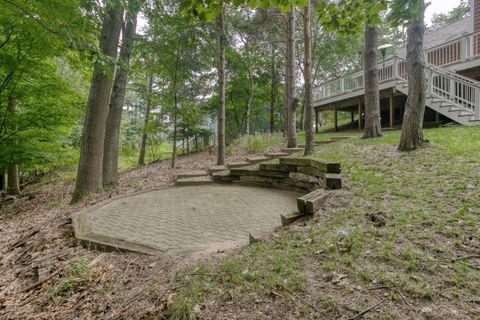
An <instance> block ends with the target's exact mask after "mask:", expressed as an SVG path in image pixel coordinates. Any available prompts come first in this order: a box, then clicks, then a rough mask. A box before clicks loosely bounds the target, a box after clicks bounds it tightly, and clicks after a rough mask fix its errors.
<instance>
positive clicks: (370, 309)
mask: <svg viewBox="0 0 480 320" xmlns="http://www.w3.org/2000/svg"><path fill="white" fill-rule="evenodd" d="M384 302H385V300H381V301H380V302H378V303H376V304H374V305H373V306H371V307H368V308H367V309H365V310H363V311H361V312H359V313H357V314H356V315H355V316H353V317H351V318H348V320H355V319H358V318H360V317H361V316H363V315H364V314H366V313H368V312H370V311H372V310H373V309H375V308H376V307H378V306H379V305H381V304H382V303H384Z"/></svg>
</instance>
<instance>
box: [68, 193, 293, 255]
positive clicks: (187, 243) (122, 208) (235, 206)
mask: <svg viewBox="0 0 480 320" xmlns="http://www.w3.org/2000/svg"><path fill="white" fill-rule="evenodd" d="M296 197H298V193H295V192H290V191H283V190H276V189H266V188H255V187H243V186H225V185H210V186H201V187H199V186H193V187H168V188H164V189H160V190H154V191H149V192H145V193H141V194H137V195H132V196H129V197H123V198H118V199H112V200H108V201H105V202H102V203H100V204H98V205H95V206H93V207H91V208H89V209H87V210H85V211H82V212H79V213H76V214H74V215H73V225H74V229H75V235H76V237H77V238H78V239H79V240H82V241H84V242H87V243H90V244H100V245H105V246H108V247H114V248H115V247H116V248H119V249H126V250H133V251H139V252H145V253H151V254H155V253H159V252H169V253H175V252H195V251H196V252H198V251H205V250H218V249H224V248H228V247H232V246H236V245H239V244H245V243H247V242H248V234H249V233H251V234H253V235H258V234H261V233H264V232H267V231H270V230H272V229H273V228H274V227H276V226H280V225H281V222H280V214H284V215H285V214H290V213H292V212H295V211H296Z"/></svg>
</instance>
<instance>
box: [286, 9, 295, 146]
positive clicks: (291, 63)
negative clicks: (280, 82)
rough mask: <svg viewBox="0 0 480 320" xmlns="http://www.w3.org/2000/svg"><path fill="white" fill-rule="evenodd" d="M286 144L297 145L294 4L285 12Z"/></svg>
mask: <svg viewBox="0 0 480 320" xmlns="http://www.w3.org/2000/svg"><path fill="white" fill-rule="evenodd" d="M287 21H288V22H287V61H286V63H287V70H288V71H287V77H288V81H287V82H288V85H287V90H288V91H287V92H288V93H287V109H288V113H287V140H288V142H287V146H288V147H289V148H294V147H296V146H297V124H296V105H297V99H296V92H295V6H293V5H292V9H291V11H290V12H289V13H288V14H287Z"/></svg>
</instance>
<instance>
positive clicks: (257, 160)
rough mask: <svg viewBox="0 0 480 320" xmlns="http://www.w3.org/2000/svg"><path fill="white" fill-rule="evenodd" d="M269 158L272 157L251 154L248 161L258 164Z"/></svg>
mask: <svg viewBox="0 0 480 320" xmlns="http://www.w3.org/2000/svg"><path fill="white" fill-rule="evenodd" d="M268 160H270V158H268V157H266V156H250V157H247V161H248V162H249V163H250V164H257V163H260V162H265V161H268Z"/></svg>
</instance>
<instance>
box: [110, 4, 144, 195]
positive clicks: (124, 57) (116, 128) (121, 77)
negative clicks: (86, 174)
mask: <svg viewBox="0 0 480 320" xmlns="http://www.w3.org/2000/svg"><path fill="white" fill-rule="evenodd" d="M136 28H137V13H136V12H134V13H132V15H131V17H128V21H127V26H126V28H125V32H124V34H123V43H122V47H121V49H120V60H121V61H123V63H124V64H125V67H123V68H119V69H118V70H117V72H116V74H115V80H114V82H113V90H112V95H111V97H110V107H109V110H108V117H107V126H106V130H105V143H104V144H105V145H104V151H103V185H104V186H108V185H116V184H117V183H118V152H119V144H120V125H121V121H122V112H123V102H124V98H125V87H126V85H127V77H128V67H129V65H130V57H131V56H132V52H133V44H134V38H135V30H136Z"/></svg>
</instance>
